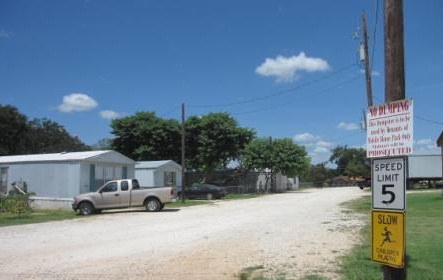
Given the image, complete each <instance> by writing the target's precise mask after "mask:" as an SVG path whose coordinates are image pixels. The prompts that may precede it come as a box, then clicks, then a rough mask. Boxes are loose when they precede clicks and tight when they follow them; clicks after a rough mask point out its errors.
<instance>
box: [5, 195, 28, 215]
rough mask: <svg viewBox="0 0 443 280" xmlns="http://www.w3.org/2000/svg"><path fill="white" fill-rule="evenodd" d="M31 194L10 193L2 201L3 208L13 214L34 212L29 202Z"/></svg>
mask: <svg viewBox="0 0 443 280" xmlns="http://www.w3.org/2000/svg"><path fill="white" fill-rule="evenodd" d="M29 196H30V194H12V195H11V194H10V195H9V196H7V197H6V198H4V199H2V201H1V208H2V209H1V210H2V211H5V212H9V213H13V214H18V216H19V217H21V216H22V214H26V213H30V212H32V209H31V206H30V204H29Z"/></svg>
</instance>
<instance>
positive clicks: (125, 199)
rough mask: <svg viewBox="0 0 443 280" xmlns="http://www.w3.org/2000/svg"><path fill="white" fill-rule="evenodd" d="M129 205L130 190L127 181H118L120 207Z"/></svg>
mask: <svg viewBox="0 0 443 280" xmlns="http://www.w3.org/2000/svg"><path fill="white" fill-rule="evenodd" d="M130 205H131V192H130V191H129V182H128V181H127V180H123V181H120V207H128V206H130Z"/></svg>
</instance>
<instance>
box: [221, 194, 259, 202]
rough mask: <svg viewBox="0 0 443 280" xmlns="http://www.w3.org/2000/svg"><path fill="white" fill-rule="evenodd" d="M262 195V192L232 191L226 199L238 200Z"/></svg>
mask: <svg viewBox="0 0 443 280" xmlns="http://www.w3.org/2000/svg"><path fill="white" fill-rule="evenodd" d="M259 196H262V194H256V193H244V194H235V193H230V194H228V195H227V196H225V198H224V199H226V200H238V199H249V198H255V197H259Z"/></svg>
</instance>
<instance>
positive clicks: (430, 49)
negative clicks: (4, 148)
mask: <svg viewBox="0 0 443 280" xmlns="http://www.w3.org/2000/svg"><path fill="white" fill-rule="evenodd" d="M362 11H365V12H366V15H367V22H368V32H369V36H370V42H369V44H370V53H371V54H370V56H371V58H373V59H374V61H373V76H372V78H373V91H374V96H375V97H374V103H375V104H380V103H383V102H384V55H383V52H384V47H383V32H384V31H383V1H381V0H379V2H378V13H377V1H376V0H372V1H369V0H341V1H326V0H323V1H319V0H313V1H312V0H311V1H289V0H288V1H271V0H269V1H252V0H250V1H231V0H224V1H203V0H201V1H191V0H190V1H169V0H161V1H160V0H158V1H154V0H151V1H150V0H146V1H141V0H139V1H122V0H121V1H113V0H107V1H105V0H88V1H86V0H76V1H74V0H72V1H67V0H65V1H60V0H57V1H56V0H54V1H45V0H42V1H31V0H29V1H21V0H17V1H12V0H11V1H8V0H0V104H3V105H5V104H11V105H14V106H16V107H17V108H18V109H19V110H20V111H21V112H22V113H24V114H25V115H27V116H28V117H29V118H49V119H51V120H53V121H56V122H58V123H60V124H62V125H63V126H65V128H66V129H67V130H68V131H69V132H70V133H71V134H73V135H77V136H78V137H80V139H81V140H82V141H84V142H85V143H87V144H94V143H96V142H97V141H98V140H99V139H101V138H105V137H110V136H111V134H110V126H109V124H110V119H112V118H115V117H121V116H128V115H132V114H134V113H135V112H137V111H154V112H156V113H157V114H158V115H159V116H161V117H164V118H175V119H180V106H181V103H182V102H184V103H185V105H186V114H187V115H188V116H189V115H203V114H207V113H209V112H229V113H231V114H232V116H233V117H235V118H236V119H237V120H238V122H239V124H240V125H241V126H243V127H249V128H253V129H254V130H255V131H256V132H257V135H258V136H263V137H269V136H271V137H273V138H283V137H290V138H293V139H294V140H295V141H296V142H297V143H298V144H302V145H305V146H306V148H307V150H308V151H309V154H310V156H311V157H312V160H313V162H314V163H318V162H321V161H325V160H327V159H328V158H329V156H330V150H331V149H333V148H334V147H335V146H337V145H348V146H350V147H364V145H365V133H364V131H362V130H361V129H360V122H361V121H362V116H363V110H365V109H366V108H367V100H366V87H365V78H364V74H363V72H362V67H361V66H360V65H359V63H358V60H359V59H358V49H359V44H360V39H361V36H360V38H354V36H353V34H354V33H355V32H357V33H359V31H358V29H359V28H360V26H361V13H362ZM441 11H443V2H441V1H440V0H429V1H424V2H423V1H411V0H405V1H404V17H405V22H404V29H405V54H406V57H405V66H406V96H407V98H412V99H413V100H414V116H415V118H414V139H415V147H414V148H415V153H417V154H423V153H438V149H437V147H436V145H435V141H436V139H437V137H438V136H439V135H440V133H441V131H442V130H443V119H442V114H441V107H440V106H441V104H442V101H443V95H442V91H443V80H442V77H443V75H442V74H443V34H442V31H441V27H442V26H443V17H442V15H441Z"/></svg>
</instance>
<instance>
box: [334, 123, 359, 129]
mask: <svg viewBox="0 0 443 280" xmlns="http://www.w3.org/2000/svg"><path fill="white" fill-rule="evenodd" d="M337 127H338V128H339V129H343V130H357V129H359V128H360V127H359V126H358V124H355V123H345V122H341V123H339V124H338V125H337Z"/></svg>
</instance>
